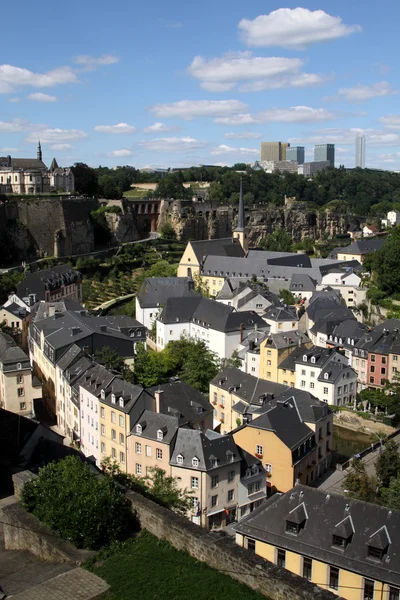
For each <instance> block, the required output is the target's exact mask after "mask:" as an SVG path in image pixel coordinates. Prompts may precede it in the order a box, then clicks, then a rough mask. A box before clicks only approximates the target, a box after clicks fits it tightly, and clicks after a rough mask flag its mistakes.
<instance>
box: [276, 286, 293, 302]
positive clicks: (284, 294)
mask: <svg viewBox="0 0 400 600" xmlns="http://www.w3.org/2000/svg"><path fill="white" fill-rule="evenodd" d="M279 298H281V299H282V300H283V302H284V303H285V304H288V305H289V306H293V305H294V304H296V298H295V297H294V296H293V294H292V292H290V291H289V290H286V289H284V288H282V289H281V290H279Z"/></svg>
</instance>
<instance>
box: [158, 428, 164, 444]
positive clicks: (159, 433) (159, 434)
mask: <svg viewBox="0 0 400 600" xmlns="http://www.w3.org/2000/svg"><path fill="white" fill-rule="evenodd" d="M163 438H164V434H163V432H162V431H161V429H159V430H158V431H157V440H158V441H159V442H162V440H163Z"/></svg>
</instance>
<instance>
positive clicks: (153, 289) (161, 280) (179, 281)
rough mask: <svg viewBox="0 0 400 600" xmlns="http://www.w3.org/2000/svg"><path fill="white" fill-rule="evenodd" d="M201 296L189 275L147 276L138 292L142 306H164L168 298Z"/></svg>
mask: <svg viewBox="0 0 400 600" xmlns="http://www.w3.org/2000/svg"><path fill="white" fill-rule="evenodd" d="M184 296H199V294H198V292H196V291H195V290H194V287H193V281H192V280H191V279H189V278H188V277H147V278H146V279H145V280H144V281H143V283H142V285H141V286H140V289H139V291H138V294H137V299H138V300H139V304H140V306H141V308H153V307H156V306H163V305H164V304H165V303H166V301H167V300H168V298H182V297H184Z"/></svg>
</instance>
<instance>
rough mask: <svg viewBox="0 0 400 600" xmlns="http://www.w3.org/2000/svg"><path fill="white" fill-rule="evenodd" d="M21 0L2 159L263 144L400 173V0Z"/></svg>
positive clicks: (1, 70)
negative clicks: (362, 159) (360, 137)
mask: <svg viewBox="0 0 400 600" xmlns="http://www.w3.org/2000/svg"><path fill="white" fill-rule="evenodd" d="M39 4H40V6H39V5H38V4H37V3H35V2H32V0H20V2H19V4H18V14H17V15H16V18H15V19H14V18H10V19H7V26H6V27H3V28H2V36H1V37H2V41H1V51H0V155H6V154H11V155H12V156H14V157H31V156H35V155H36V146H37V141H38V139H40V141H41V144H42V149H43V159H44V161H45V162H46V164H50V162H51V159H52V158H53V156H55V157H56V158H57V160H58V163H59V164H60V165H61V166H69V165H71V164H73V163H74V162H85V163H87V164H89V165H90V166H93V167H96V166H99V165H103V166H109V167H115V166H117V165H132V166H135V167H137V168H141V167H146V166H153V167H164V168H165V167H177V166H181V167H184V166H190V165H198V164H220V165H232V164H234V163H236V162H246V163H251V162H254V161H255V160H258V159H259V158H260V142H261V141H278V140H280V141H284V142H286V141H289V142H290V144H291V145H304V146H305V147H306V160H312V159H313V147H314V144H315V143H334V144H335V146H336V166H339V165H340V164H344V165H346V166H348V167H353V166H354V159H355V138H356V136H357V134H358V133H362V134H364V135H365V138H366V166H368V167H371V168H383V169H389V170H399V169H400V107H399V99H400V97H399V92H400V74H399V71H398V69H397V55H398V52H397V43H396V42H397V39H398V22H399V19H400V3H399V1H398V0H381V1H380V2H376V1H375V0H352V1H351V2H350V1H349V0H346V1H345V0H335V1H334V2H332V1H331V0H330V1H329V2H328V1H327V0H320V1H319V2H315V1H313V0H310V1H308V2H306V3H302V4H301V5H300V4H298V3H297V2H290V1H287V2H285V4H280V3H277V2H274V1H268V0H263V1H259V0H253V1H252V2H250V3H248V4H247V3H244V2H238V1H237V0H213V1H211V0H202V2H197V3H192V2H187V0H185V1H183V0H173V1H172V2H165V1H160V0H152V1H151V2H132V0H114V2H112V3H107V4H106V3H104V2H99V1H98V0H80V1H79V2H78V1H77V0H70V1H69V2H68V3H66V4H64V3H61V2H60V3H55V2H53V1H52V2H50V1H49V0H41V2H40V3H39Z"/></svg>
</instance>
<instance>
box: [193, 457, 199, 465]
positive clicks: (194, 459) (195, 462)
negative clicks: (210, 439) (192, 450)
mask: <svg viewBox="0 0 400 600" xmlns="http://www.w3.org/2000/svg"><path fill="white" fill-rule="evenodd" d="M198 466H199V459H198V458H197V456H194V457H193V458H192V467H198Z"/></svg>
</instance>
